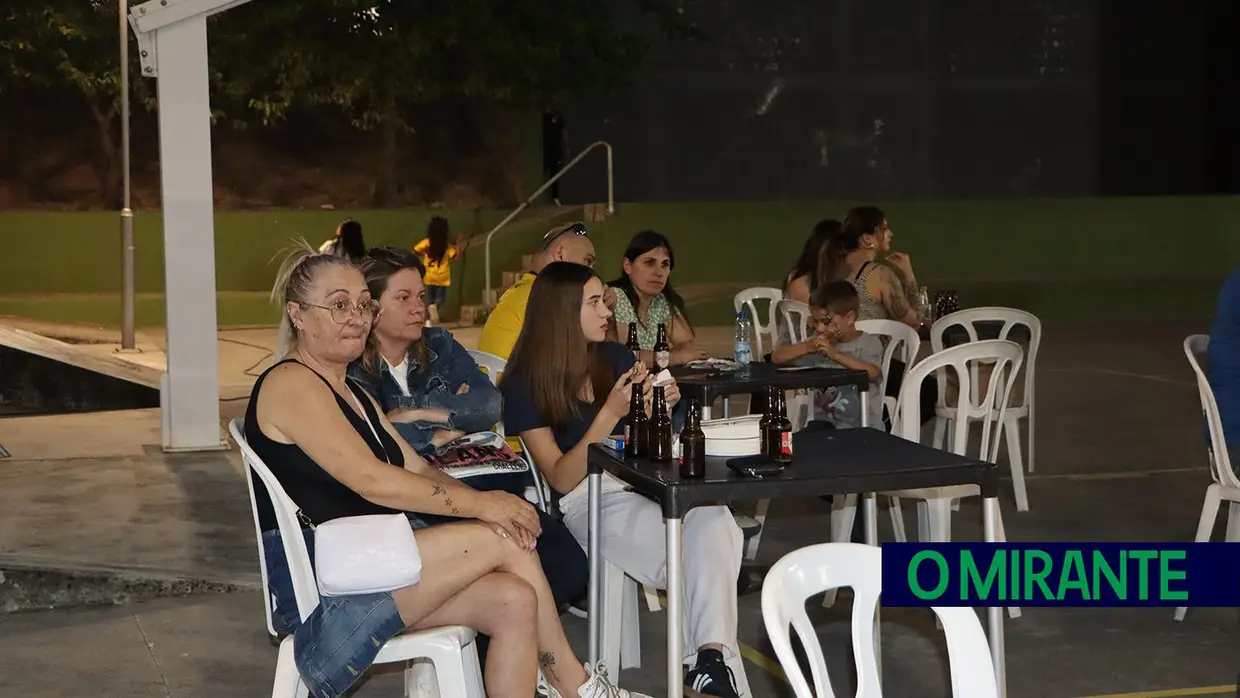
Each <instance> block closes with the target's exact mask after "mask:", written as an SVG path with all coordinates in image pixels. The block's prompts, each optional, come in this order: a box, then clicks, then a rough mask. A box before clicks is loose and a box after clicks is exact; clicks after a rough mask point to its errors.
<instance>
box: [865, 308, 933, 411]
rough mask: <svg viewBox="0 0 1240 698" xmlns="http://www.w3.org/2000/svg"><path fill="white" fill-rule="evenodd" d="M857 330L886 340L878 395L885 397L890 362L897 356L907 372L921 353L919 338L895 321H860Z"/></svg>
mask: <svg viewBox="0 0 1240 698" xmlns="http://www.w3.org/2000/svg"><path fill="white" fill-rule="evenodd" d="M857 329H859V330H861V331H862V332H865V333H866V334H873V335H878V336H879V337H886V338H887V349H886V350H885V351H884V352H883V365H882V369H883V380H882V391H880V392H879V395H886V394H887V381H888V379H889V377H890V374H891V360H892V359H894V358H897V354H899V357H898V358H899V359H900V361H903V362H904V369H905V371H907V370H908V368H909V367H910V366H912V365H913V362H914V361H916V360H917V354H918V353H920V352H921V336H920V335H918V334H917V330H915V329H913V328H912V327H909V326H908V325H906V324H904V323H903V322H896V321H895V320H860V321H858V322H857ZM892 416H894V415H892Z"/></svg>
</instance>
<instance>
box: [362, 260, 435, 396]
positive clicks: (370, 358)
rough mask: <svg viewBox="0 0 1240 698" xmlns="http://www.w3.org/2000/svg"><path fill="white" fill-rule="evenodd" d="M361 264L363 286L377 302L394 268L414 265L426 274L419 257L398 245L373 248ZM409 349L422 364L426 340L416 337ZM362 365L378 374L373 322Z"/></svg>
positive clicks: (373, 373)
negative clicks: (364, 283)
mask: <svg viewBox="0 0 1240 698" xmlns="http://www.w3.org/2000/svg"><path fill="white" fill-rule="evenodd" d="M361 267H362V275H363V276H365V277H366V288H367V289H369V290H370V297H371V298H373V299H375V301H376V302H378V300H379V297H380V296H382V295H383V294H384V293H386V292H387V287H388V281H390V280H391V279H392V276H393V275H394V274H396V272H399V271H404V270H405V269H413V270H415V271H417V272H418V275H419V276H422V277H425V276H426V268H425V267H423V266H422V260H420V259H418V256H417V255H416V254H414V253H412V252H410V251H409V250H402V249H401V248H399V247H390V246H387V247H375V248H372V249H371V250H370V252H367V253H366V257H365V258H364V259H362V264H361ZM375 319H376V320H378V318H375ZM410 349H412V350H413V355H414V356H415V357H417V359H418V363H419V364H420V365H421V366H423V367H425V366H426V359H427V353H426V343H425V342H423V341H422V340H418V341H416V342H414V343H413V346H412V347H410ZM362 368H364V369H366V372H367V373H369V374H371V375H372V376H377V375H379V338H378V337H377V336H376V335H375V328H374V326H373V325H372V326H371V328H370V334H368V335H367V336H366V348H365V349H363V350H362Z"/></svg>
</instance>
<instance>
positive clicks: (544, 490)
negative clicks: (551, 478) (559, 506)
mask: <svg viewBox="0 0 1240 698" xmlns="http://www.w3.org/2000/svg"><path fill="white" fill-rule="evenodd" d="M517 441H520V442H521V455H522V457H524V458H525V462H526V463H529V465H530V475H532V476H533V478H534V491H535V495H536V496H537V497H538V508H539V510H540V511H542V512H543V513H544V514H550V513H551V485H549V484H547V480H546V479H545V478H543V474H542V471H541V470H539V469H538V464H537V463H535V462H534V454H532V453H530V448H529V446H526V445H525V439H523V438H521V437H519V436H518V437H517Z"/></svg>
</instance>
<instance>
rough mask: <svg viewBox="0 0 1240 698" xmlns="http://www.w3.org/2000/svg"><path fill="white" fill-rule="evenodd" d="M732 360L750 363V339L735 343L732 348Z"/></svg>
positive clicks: (739, 362)
mask: <svg viewBox="0 0 1240 698" xmlns="http://www.w3.org/2000/svg"><path fill="white" fill-rule="evenodd" d="M732 360H733V361H735V362H736V363H738V364H747V363H749V361H750V357H749V342H748V341H738V342H737V343H736V344H735V345H734V347H733V349H732Z"/></svg>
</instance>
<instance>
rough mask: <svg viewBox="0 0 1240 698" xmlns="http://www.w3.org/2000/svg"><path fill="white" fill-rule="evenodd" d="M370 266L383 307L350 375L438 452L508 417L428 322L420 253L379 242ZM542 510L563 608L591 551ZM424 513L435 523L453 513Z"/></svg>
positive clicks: (545, 557) (579, 590)
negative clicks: (441, 514)
mask: <svg viewBox="0 0 1240 698" xmlns="http://www.w3.org/2000/svg"><path fill="white" fill-rule="evenodd" d="M362 273H363V274H364V275H365V278H366V286H367V289H368V290H369V291H370V294H371V297H372V298H374V299H375V300H376V301H378V308H379V311H378V314H377V316H376V317H375V321H374V324H373V325H372V326H371V330H370V335H369V336H368V337H367V341H366V348H365V349H364V350H363V353H362V356H361V358H360V359H358V360H356V361H354V362H352V363H351V364H350V365H349V377H350V378H351V379H353V380H355V381H357V382H358V383H359V384H361V386H362V387H363V388H365V389H366V391H367V392H369V393H370V394H371V395H372V396H373V397H374V398H375V400H376V401H377V402H378V403H379V406H380V407H382V408H383V410H384V412H386V413H387V416H388V419H390V420H391V421H392V425H393V426H394V427H395V428H396V431H397V432H398V433H399V434H400V435H401V436H402V437H404V439H405V441H407V442H408V443H409V445H410V446H412V447H413V448H414V450H415V451H416V452H417V453H418V455H426V454H428V453H433V452H435V451H436V449H437V448H439V447H441V446H443V445H444V444H446V443H448V442H449V441H451V440H452V439H454V438H456V437H458V436H460V435H462V434H467V433H473V432H478V431H487V430H489V429H492V428H494V426H495V425H496V424H497V423H498V422H499V419H500V393H499V390H498V389H496V388H495V386H494V385H493V384H492V383H491V379H490V378H489V377H488V376H487V375H486V374H485V373H483V372H482V370H481V369H480V368H478V364H477V363H476V362H475V361H474V359H473V357H471V356H470V355H469V351H468V350H466V349H465V347H463V346H461V344H460V343H459V342H457V341H456V339H455V338H453V336H452V333H451V332H449V331H447V330H445V329H442V328H438V327H426V326H425V323H426V290H425V286H424V285H423V283H422V262H421V260H419V259H418V257H417V255H416V254H414V253H413V252H410V251H409V250H404V249H400V248H397V247H384V248H375V249H372V250H371V251H370V252H369V253H368V254H367V256H366V258H365V259H364V260H362ZM461 483H462V484H465V485H469V486H470V487H472V488H474V489H476V490H481V491H497V490H502V491H506V492H509V493H511V494H517V495H520V494H522V493H523V492H524V491H525V488H526V487H527V486H529V485H530V484H532V481H531V478H530V474H529V473H528V472H521V473H496V474H490V475H477V476H474V477H470V478H465V479H462V480H461ZM538 517H539V522H540V523H541V524H542V535H540V536H539V537H538V544H537V551H538V555H539V560H540V562H541V563H542V568H543V573H544V574H545V575H546V576H547V583H548V584H549V585H550V587H551V593H552V596H554V597H555V601H556V604H557V605H558V606H559V608H561V609H563V608H565V607H566V606H567V605H568V604H571V603H572V602H574V601H579V600H580V599H581V598H583V597H584V596H585V593H586V588H587V587H588V585H589V581H590V572H589V567H588V566H587V564H586V554H585V551H584V550H582V548H581V546H580V545H578V544H577V540H576V539H575V538H574V537H573V535H572V534H571V533H569V531H568V529H567V528H566V527H565V526H564V524H563V523H561V522H559V521H558V520H556V519H554V518H552V517H551V516H549V515H548V514H547V513H546V512H539V513H538ZM424 518H425V519H426V521H427V523H431V524H435V523H446V522H448V521H450V520H451V518H450V517H435V516H431V515H429V514H428V515H426V516H425V517H424ZM487 645H488V643H487V639H486V638H485V637H484V636H481V635H480V636H479V642H478V651H479V654H480V655H482V656H484V657H485V654H486V650H487Z"/></svg>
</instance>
